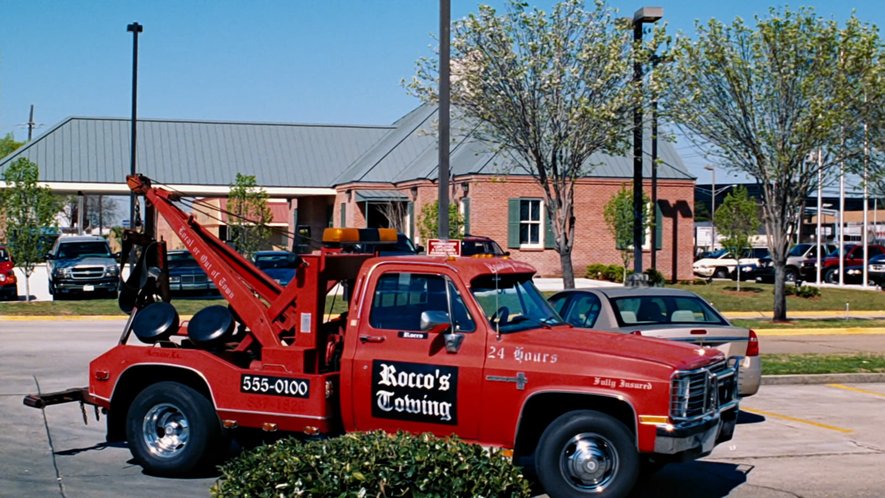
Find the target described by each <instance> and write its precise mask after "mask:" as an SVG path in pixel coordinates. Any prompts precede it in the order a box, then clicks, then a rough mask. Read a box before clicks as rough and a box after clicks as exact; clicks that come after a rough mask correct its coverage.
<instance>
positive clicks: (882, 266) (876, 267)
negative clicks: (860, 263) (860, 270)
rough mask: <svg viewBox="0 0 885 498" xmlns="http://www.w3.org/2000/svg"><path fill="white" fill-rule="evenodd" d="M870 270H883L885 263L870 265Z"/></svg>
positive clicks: (884, 269)
mask: <svg viewBox="0 0 885 498" xmlns="http://www.w3.org/2000/svg"><path fill="white" fill-rule="evenodd" d="M870 271H885V265H878V264H877V265H870Z"/></svg>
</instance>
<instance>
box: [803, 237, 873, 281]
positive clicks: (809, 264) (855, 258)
mask: <svg viewBox="0 0 885 498" xmlns="http://www.w3.org/2000/svg"><path fill="white" fill-rule="evenodd" d="M863 252H864V251H863V245H861V244H845V246H844V249H843V251H842V254H843V258H844V263H843V267H845V268H848V267H851V266H862V265H863V264H865V262H864V259H863V256H864V254H863ZM880 254H885V246H881V245H879V244H869V245H867V257H869V258H873V257H874V256H878V255H880ZM815 265H817V258H809V259H806V260H804V261H803V262H802V269H801V272H802V278H803V279H804V280H806V281H813V280H816V278H817V276H816V270H815ZM820 274H821V281H823V282H826V283H828V284H837V283H839V250H838V248H837V249H833V250H832V251H831V252H830V253H829V254H827V255H826V257H824V259H823V261H822V262H821V269H820Z"/></svg>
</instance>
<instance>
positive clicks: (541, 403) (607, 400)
mask: <svg viewBox="0 0 885 498" xmlns="http://www.w3.org/2000/svg"><path fill="white" fill-rule="evenodd" d="M573 410H595V411H597V412H601V413H605V414H608V415H611V416H612V417H614V418H615V419H617V420H619V421H620V422H621V423H623V424H624V425H625V426H626V427H627V428H629V429H630V430H631V433H632V435H633V438H634V444H635V445H636V447H637V448H638V441H637V440H636V434H637V423H638V422H637V418H636V410H635V408H634V407H633V405H632V404H631V403H630V402H629V401H627V400H626V399H624V398H618V397H617V396H615V395H614V394H602V393H576V392H569V391H544V392H538V393H534V394H532V395H531V396H529V398H528V399H526V401H525V403H524V404H523V407H522V410H521V411H520V414H519V420H518V422H517V427H516V439H515V444H514V448H513V458H514V461H515V462H516V463H519V464H525V463H528V464H531V463H533V462H532V460H531V457H532V455H533V454H534V452H535V448H536V447H537V445H538V441H539V440H540V438H541V434H542V433H543V432H544V429H546V428H547V426H548V425H550V423H551V422H553V420H555V419H556V418H557V417H559V416H560V415H562V414H564V413H566V412H569V411H573Z"/></svg>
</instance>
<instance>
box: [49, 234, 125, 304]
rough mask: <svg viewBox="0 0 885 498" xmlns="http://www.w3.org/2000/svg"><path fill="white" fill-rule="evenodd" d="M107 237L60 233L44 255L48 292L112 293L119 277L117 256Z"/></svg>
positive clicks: (56, 295)
mask: <svg viewBox="0 0 885 498" xmlns="http://www.w3.org/2000/svg"><path fill="white" fill-rule="evenodd" d="M119 257H120V254H119V253H117V254H113V253H111V248H110V246H108V241H107V240H105V239H104V237H99V236H97V235H79V236H69V237H59V238H58V239H56V241H55V243H54V244H53V245H52V249H50V250H49V253H48V254H47V255H46V269H47V273H48V274H49V293H50V294H52V296H53V299H61V298H63V297H65V296H68V295H73V294H79V295H93V296H94V295H105V296H110V297H115V296H116V295H117V288H118V286H119V280H120V267H119V266H118V262H117V261H118V259H119Z"/></svg>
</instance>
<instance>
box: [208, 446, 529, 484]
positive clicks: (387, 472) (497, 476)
mask: <svg viewBox="0 0 885 498" xmlns="http://www.w3.org/2000/svg"><path fill="white" fill-rule="evenodd" d="M211 493H212V496H217V497H220V496H224V497H228V496H237V497H268V498H270V497H288V496H317V497H323V496H336V497H338V496H355V497H363V496H366V497H369V496H371V497H375V496H488V497H491V496H512V497H523V496H526V497H527V496H531V492H530V487H529V483H528V481H527V480H526V479H525V478H524V477H523V476H522V471H521V470H520V469H519V468H518V467H516V466H514V465H513V464H512V463H511V462H510V460H509V459H508V458H506V457H504V456H503V455H501V453H500V452H498V451H497V450H491V451H488V450H485V449H483V448H482V447H480V446H478V445H474V444H468V443H465V442H462V441H460V440H458V439H457V438H455V437H451V438H445V439H441V438H438V437H436V436H433V435H431V434H421V435H419V436H414V435H411V434H407V433H403V432H400V433H397V434H387V433H385V432H380V431H376V432H365V433H351V434H345V435H343V436H340V437H335V438H331V439H322V440H314V441H309V442H303V441H300V440H298V439H294V438H289V439H284V440H281V441H278V442H276V443H274V444H272V445H267V446H259V447H258V448H255V449H254V450H251V451H249V452H246V453H244V454H242V455H240V456H239V457H237V458H235V459H233V460H231V461H229V462H228V463H226V464H224V465H223V466H221V477H220V478H219V480H218V481H217V482H216V483H215V484H214V485H213V486H212V489H211Z"/></svg>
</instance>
